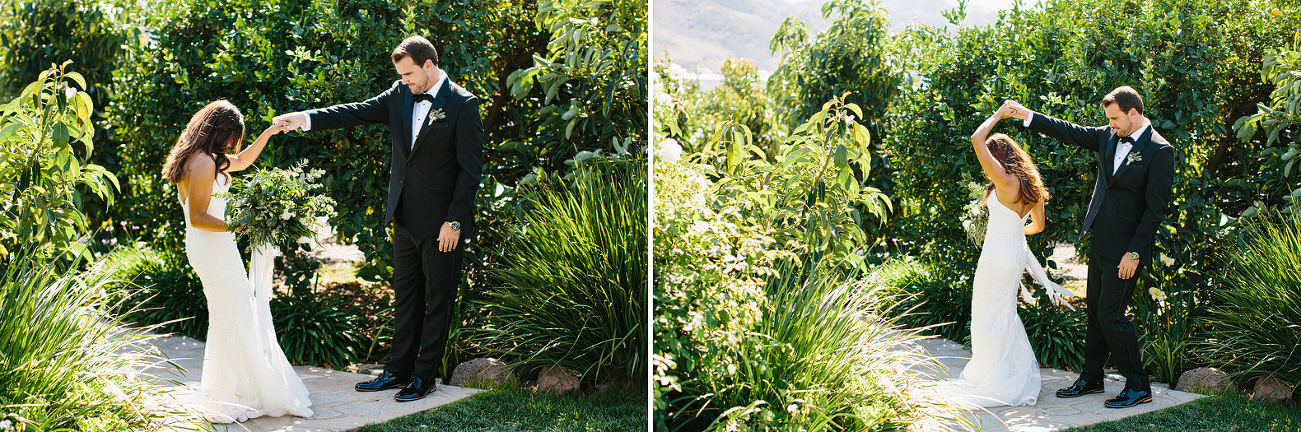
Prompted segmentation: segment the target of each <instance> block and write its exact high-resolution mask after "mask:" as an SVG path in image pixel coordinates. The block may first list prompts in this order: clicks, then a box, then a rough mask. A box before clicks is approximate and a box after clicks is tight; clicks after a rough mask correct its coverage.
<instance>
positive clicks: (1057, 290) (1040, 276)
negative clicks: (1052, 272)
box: [1021, 245, 1075, 310]
mask: <svg viewBox="0 0 1301 432" xmlns="http://www.w3.org/2000/svg"><path fill="white" fill-rule="evenodd" d="M1025 256H1026V261H1028V262H1029V264H1026V266H1025V269H1026V270H1029V271H1030V276H1033V277H1034V280H1035V281H1037V282H1039V285H1043V286H1044V288H1047V289H1048V298H1050V299H1052V301H1053V303H1057V304H1059V305H1062V306H1066V307H1067V308H1068V309H1070V310H1075V307H1074V306H1071V304H1070V303H1068V302H1067V301H1066V298H1067V297H1074V296H1075V294H1074V293H1072V292H1070V291H1067V290H1066V288H1062V286H1061V285H1058V284H1057V283H1056V282H1053V281H1052V280H1051V279H1048V274H1047V273H1045V272H1044V268H1043V266H1041V265H1039V260H1038V259H1036V258H1035V257H1034V253H1033V252H1030V245H1026V246H1025ZM1021 298H1023V299H1025V301H1026V302H1027V303H1033V302H1034V298H1033V297H1030V291H1029V290H1027V289H1026V288H1025V284H1021Z"/></svg>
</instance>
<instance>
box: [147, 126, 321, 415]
mask: <svg viewBox="0 0 1301 432" xmlns="http://www.w3.org/2000/svg"><path fill="white" fill-rule="evenodd" d="M285 130H286V129H285V128H284V127H281V126H277V125H273V126H271V127H269V128H267V129H266V130H265V131H263V132H262V135H261V136H258V138H257V140H256V141H254V142H253V145H251V146H249V148H247V149H245V150H244V151H239V147H240V143H241V141H243V139H244V116H243V115H242V114H240V112H239V109H238V108H236V107H235V106H234V105H232V104H231V103H230V102H227V101H225V100H219V101H216V102H213V103H210V104H208V106H205V107H203V109H201V110H199V112H197V113H195V114H194V117H192V118H190V123H189V125H187V126H186V127H185V131H184V132H182V133H181V137H180V139H178V140H177V141H176V145H175V146H173V147H172V150H171V154H170V155H168V157H167V163H166V165H165V166H164V167H163V177H164V178H166V179H167V180H168V181H170V182H172V183H173V184H175V185H176V189H177V192H178V193H179V195H180V197H179V198H180V201H181V208H182V209H184V213H185V254H186V257H187V258H189V261H190V266H192V267H194V272H195V273H196V274H198V276H199V279H200V280H201V281H202V282H203V295H204V296H205V297H207V299H208V341H207V344H206V346H205V348H204V353H203V354H204V355H203V357H204V363H203V378H202V382H201V384H200V389H199V393H200V395H199V398H200V402H199V409H200V410H201V411H202V412H203V413H204V415H205V417H207V418H208V420H210V421H213V422H219V423H230V422H234V421H244V420H247V419H250V418H254V417H259V416H264V415H265V416H272V417H279V416H283V415H285V414H292V415H296V416H299V417H310V416H311V415H312V410H311V409H310V408H308V407H310V406H311V405H312V402H311V400H310V399H308V396H307V386H305V385H303V382H302V381H301V380H299V379H298V375H297V374H295V373H294V370H293V368H292V367H291V366H290V365H289V361H288V360H286V359H285V355H284V351H282V350H281V349H280V344H279V343H278V342H277V341H276V334H275V328H274V327H273V326H272V324H271V311H270V305H269V303H268V300H269V297H270V296H269V295H265V294H266V293H267V292H269V290H270V286H258V285H259V284H264V285H269V284H266V283H265V282H264V281H262V280H260V279H261V278H259V280H254V281H253V282H250V281H249V277H248V273H246V272H245V270H244V262H243V259H242V258H241V257H240V254H239V250H238V249H237V248H236V245H235V234H234V233H232V232H229V231H228V230H227V227H226V223H225V221H224V220H223V217H224V216H225V211H226V200H225V199H223V198H221V197H216V196H213V194H214V193H218V192H226V191H228V190H229V189H230V183H231V177H230V173H231V172H233V171H239V170H242V169H245V168H248V167H249V165H252V164H253V161H254V160H256V159H257V157H258V154H259V153H261V152H262V148H263V147H264V146H266V143H267V140H268V139H270V138H271V136H273V135H275V134H277V133H280V132H282V131H285ZM237 151H238V154H227V152H237ZM259 293H260V294H263V295H256V296H255V294H259Z"/></svg>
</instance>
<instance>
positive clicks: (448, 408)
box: [353, 385, 649, 432]
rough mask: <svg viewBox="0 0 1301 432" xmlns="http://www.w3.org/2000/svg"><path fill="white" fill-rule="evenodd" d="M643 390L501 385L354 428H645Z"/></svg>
mask: <svg viewBox="0 0 1301 432" xmlns="http://www.w3.org/2000/svg"><path fill="white" fill-rule="evenodd" d="M646 397H647V396H646V393H645V391H640V392H639V391H637V390H634V389H617V390H609V391H604V392H596V393H591V394H584V395H579V396H567V395H553V394H550V393H540V392H534V391H533V390H532V389H529V388H524V387H521V386H519V385H510V386H502V387H497V388H494V389H491V390H488V391H485V392H483V393H479V394H476V395H474V396H470V397H468V398H465V399H462V400H459V401H456V402H452V403H450V404H447V405H444V406H441V407H437V408H434V409H431V410H429V411H425V412H420V413H415V414H412V415H409V416H406V417H400V418H396V419H393V420H390V421H388V422H385V423H379V424H373V425H367V426H363V427H361V428H358V429H354V430H353V431H354V432H398V431H403V432H405V431H417V432H418V431H439V432H443V431H446V432H488V431H492V432H525V431H528V432H553V431H554V432H559V431H566V432H567V431H584V432H607V431H608V432H625V431H627V432H642V431H645V430H646V423H647V422H648V421H649V420H648V417H647V411H646V408H647V399H646Z"/></svg>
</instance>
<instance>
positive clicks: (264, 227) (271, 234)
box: [223, 164, 334, 252]
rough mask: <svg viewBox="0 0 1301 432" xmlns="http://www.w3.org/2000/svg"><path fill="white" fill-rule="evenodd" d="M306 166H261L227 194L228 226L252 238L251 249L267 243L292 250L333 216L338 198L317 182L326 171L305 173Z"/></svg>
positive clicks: (249, 244)
mask: <svg viewBox="0 0 1301 432" xmlns="http://www.w3.org/2000/svg"><path fill="white" fill-rule="evenodd" d="M303 165H304V164H298V165H296V166H293V167H290V168H288V169H281V168H263V169H258V170H257V171H256V172H254V173H253V175H251V176H247V178H240V179H237V180H236V181H235V183H234V184H233V185H232V186H231V192H230V193H226V194H223V196H225V197H226V199H227V207H226V209H227V210H226V225H227V226H228V227H230V228H231V229H232V230H236V232H237V233H238V234H237V235H239V236H240V237H241V238H243V239H246V240H248V248H249V250H250V252H252V250H253V249H255V248H257V247H259V246H264V245H265V246H275V247H278V248H280V250H290V248H292V247H293V245H294V243H297V242H298V241H299V239H302V238H313V237H314V236H315V232H316V229H317V228H319V226H320V224H321V223H322V221H323V220H325V218H328V217H330V216H333V214H334V200H333V199H331V198H330V197H328V196H325V195H324V187H322V186H321V185H320V184H318V183H315V181H316V179H318V178H320V177H321V175H322V174H325V172H324V171H321V170H311V171H307V172H303Z"/></svg>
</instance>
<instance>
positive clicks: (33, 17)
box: [0, 0, 139, 228]
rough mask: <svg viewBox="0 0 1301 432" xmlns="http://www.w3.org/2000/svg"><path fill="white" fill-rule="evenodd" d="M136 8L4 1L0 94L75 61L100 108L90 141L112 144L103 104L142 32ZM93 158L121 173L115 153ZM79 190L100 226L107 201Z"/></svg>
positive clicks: (9, 94) (55, 0) (93, 115)
mask: <svg viewBox="0 0 1301 432" xmlns="http://www.w3.org/2000/svg"><path fill="white" fill-rule="evenodd" d="M138 13H139V8H138V7H137V6H136V5H135V4H134V3H132V2H129V1H104V2H79V1H67V0H36V1H19V0H6V1H3V2H0V96H3V98H5V99H8V98H13V97H17V96H18V94H19V93H20V92H21V91H22V90H23V89H24V88H25V87H26V86H27V85H28V83H31V82H32V81H35V80H36V79H37V77H38V76H39V75H40V74H41V73H42V72H45V71H47V70H49V68H50V66H51V65H54V64H62V63H63V62H65V61H69V60H71V61H72V67H73V68H75V69H76V70H77V71H78V73H79V74H81V76H82V77H84V78H85V81H86V85H85V87H84V88H82V91H84V92H86V94H87V95H89V96H90V101H91V103H92V104H93V106H94V107H97V109H94V110H91V112H90V122H91V124H92V125H94V128H95V131H94V136H93V137H92V138H91V143H92V144H93V145H94V147H96V148H99V149H106V148H108V147H109V142H110V139H111V136H112V128H110V127H109V126H108V124H107V122H106V120H105V118H104V108H105V107H107V106H108V105H109V102H110V101H111V100H112V98H113V71H114V70H116V69H117V67H118V64H119V63H120V62H121V60H122V58H123V56H124V54H125V50H124V49H123V47H125V46H127V45H129V44H131V43H133V42H134V41H135V40H137V39H138V37H139V30H138V28H136V27H134V26H131V25H129V24H128V23H129V22H130V21H131V20H133V19H135V18H136V16H137V14H138ZM81 156H83V157H84V156H86V155H84V154H82V155H81ZM89 160H90V161H91V162H93V163H95V164H97V165H100V166H103V167H104V168H105V169H106V170H108V171H109V172H117V171H118V170H119V167H120V162H121V160H120V158H119V157H118V154H117V153H116V152H113V151H103V150H101V151H98V152H94V153H93V154H90V159H89ZM80 192H81V194H82V195H83V196H84V198H85V200H84V201H82V203H81V208H82V210H83V213H84V214H85V216H86V219H87V222H88V223H89V226H90V227H91V228H98V227H100V225H101V222H103V221H104V216H105V208H106V207H107V205H108V202H107V201H106V200H104V199H101V198H100V197H99V196H97V195H95V194H94V193H93V192H92V191H90V190H87V189H84V188H83V189H81V190H80Z"/></svg>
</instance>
